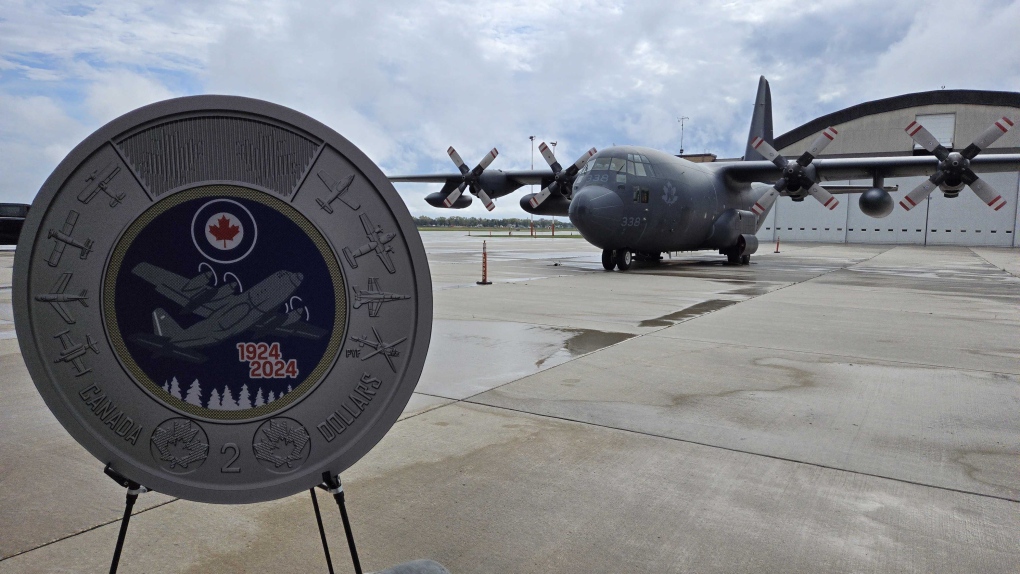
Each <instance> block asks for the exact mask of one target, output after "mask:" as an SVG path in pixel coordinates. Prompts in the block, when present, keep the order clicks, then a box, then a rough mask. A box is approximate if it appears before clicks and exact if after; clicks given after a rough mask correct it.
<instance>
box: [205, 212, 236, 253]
mask: <svg viewBox="0 0 1020 574" xmlns="http://www.w3.org/2000/svg"><path fill="white" fill-rule="evenodd" d="M240 230H241V228H240V227H238V226H236V225H231V224H230V220H229V219H227V216H226V215H222V216H220V218H219V219H218V220H216V225H210V226H209V233H211V234H212V236H213V237H215V238H216V239H217V240H218V241H222V242H223V247H224V248H226V247H227V242H228V241H232V240H233V239H234V237H235V236H236V235H237V233H238V232H239V231H240Z"/></svg>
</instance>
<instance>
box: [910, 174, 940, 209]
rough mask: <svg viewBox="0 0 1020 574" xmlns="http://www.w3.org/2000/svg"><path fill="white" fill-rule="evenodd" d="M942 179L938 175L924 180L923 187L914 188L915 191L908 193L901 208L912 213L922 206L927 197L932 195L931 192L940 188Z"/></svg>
mask: <svg viewBox="0 0 1020 574" xmlns="http://www.w3.org/2000/svg"><path fill="white" fill-rule="evenodd" d="M941 179H942V178H940V177H939V176H938V174H936V175H933V176H931V177H930V178H928V179H926V180H924V182H923V183H921V185H919V186H917V187H915V188H914V190H913V191H911V192H910V193H908V194H907V195H906V196H905V197H904V198H903V199H901V200H900V207H902V208H903V209H906V210H907V211H910V210H911V209H913V208H915V207H917V206H918V204H920V203H921V202H922V201H924V199H925V198H926V197H928V196H929V195H931V192H933V191H935V188H936V187H938V186H939V184H940V183H942V181H941Z"/></svg>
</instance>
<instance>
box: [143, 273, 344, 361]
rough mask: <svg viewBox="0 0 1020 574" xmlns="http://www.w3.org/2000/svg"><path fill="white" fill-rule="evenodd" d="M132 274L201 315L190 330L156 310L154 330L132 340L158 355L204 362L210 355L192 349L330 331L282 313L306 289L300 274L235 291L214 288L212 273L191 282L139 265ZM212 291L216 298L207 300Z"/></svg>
mask: <svg viewBox="0 0 1020 574" xmlns="http://www.w3.org/2000/svg"><path fill="white" fill-rule="evenodd" d="M131 272H132V273H134V274H135V275H137V276H138V277H140V278H142V279H144V280H145V281H147V282H148V283H150V284H152V285H153V286H154V287H155V288H156V291H157V292H158V293H159V294H161V295H163V296H164V297H167V298H168V299H170V300H171V301H173V302H175V303H177V304H178V305H180V306H181V307H182V308H184V309H188V310H189V311H190V312H191V313H193V314H195V315H198V316H199V317H202V319H201V320H200V321H198V322H197V323H195V324H194V325H191V326H190V327H186V328H185V327H181V326H180V325H179V324H178V323H177V322H176V321H174V320H173V318H171V317H170V315H169V314H168V313H167V312H166V311H165V310H164V309H159V308H157V309H156V310H154V311H153V312H152V330H153V332H152V333H136V334H133V335H131V336H130V337H128V339H129V340H131V341H133V342H135V343H138V344H139V345H142V346H143V347H145V348H147V349H149V350H150V351H153V352H154V353H155V354H156V356H169V357H175V358H178V359H182V360H184V361H188V362H191V363H201V362H204V361H205V360H206V357H205V356H204V355H202V354H200V353H197V352H195V351H194V350H192V349H196V348H201V347H207V346H210V345H215V344H217V343H219V342H221V341H224V340H226V339H228V338H230V337H233V336H235V335H240V334H241V333H244V332H246V331H251V332H253V333H254V336H257V337H262V336H266V335H268V334H273V335H278V336H283V337H289V336H298V337H304V338H306V339H318V338H320V337H322V336H323V335H325V334H326V330H325V329H322V328H320V327H316V326H314V325H310V324H308V323H306V322H305V321H304V320H303V319H302V317H304V316H306V312H305V311H304V310H302V309H292V310H290V311H289V312H286V313H281V312H280V311H279V310H278V309H279V307H280V306H281V305H283V304H284V303H286V302H287V301H288V299H289V298H290V297H291V295H292V294H293V293H294V291H295V290H296V289H297V288H298V287H299V286H300V285H301V281H302V280H303V279H304V277H303V276H302V274H301V273H292V272H290V271H277V272H276V273H273V274H272V275H270V276H269V277H266V278H265V279H263V280H262V281H260V282H259V283H257V284H256V285H255V286H254V287H252V288H251V289H249V290H247V291H245V292H243V293H235V292H234V285H235V284H233V283H230V284H224V285H223V286H221V287H219V288H216V287H213V286H209V285H208V282H209V281H211V272H206V273H204V274H201V275H198V276H196V277H194V278H192V279H187V278H185V277H181V276H180V275H178V274H176V273H173V272H171V271H167V270H166V269H161V268H159V267H156V266H155V265H150V264H149V263H139V264H138V265H136V266H135V268H134V269H132V270H131ZM203 289H204V290H203ZM224 289H226V290H224ZM210 292H211V293H214V296H212V297H209V296H207V294H208V293H210ZM198 301H200V302H198Z"/></svg>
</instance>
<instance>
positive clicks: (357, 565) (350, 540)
mask: <svg viewBox="0 0 1020 574" xmlns="http://www.w3.org/2000/svg"><path fill="white" fill-rule="evenodd" d="M322 478H323V481H324V484H325V487H326V490H327V492H329V493H330V494H332V495H333V499H334V500H336V505H337V507H338V508H340V518H341V519H342V520H343V521H344V533H345V534H347V545H348V546H350V548H351V562H353V563H354V571H355V572H356V573H357V574H362V571H361V561H360V560H358V548H357V547H356V546H355V545H354V533H353V532H351V521H350V519H349V518H348V517H347V504H346V503H345V502H344V487H343V485H342V484H341V483H340V476H339V475H337V476H331V475H330V473H329V472H328V471H327V472H324V473H322Z"/></svg>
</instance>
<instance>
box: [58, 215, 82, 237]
mask: <svg viewBox="0 0 1020 574" xmlns="http://www.w3.org/2000/svg"><path fill="white" fill-rule="evenodd" d="M77 222H78V212H77V211H72V212H71V213H68V214H67V221H65V222H64V227H63V229H61V231H63V232H64V235H71V232H72V231H74V224H75V223H77Z"/></svg>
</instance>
